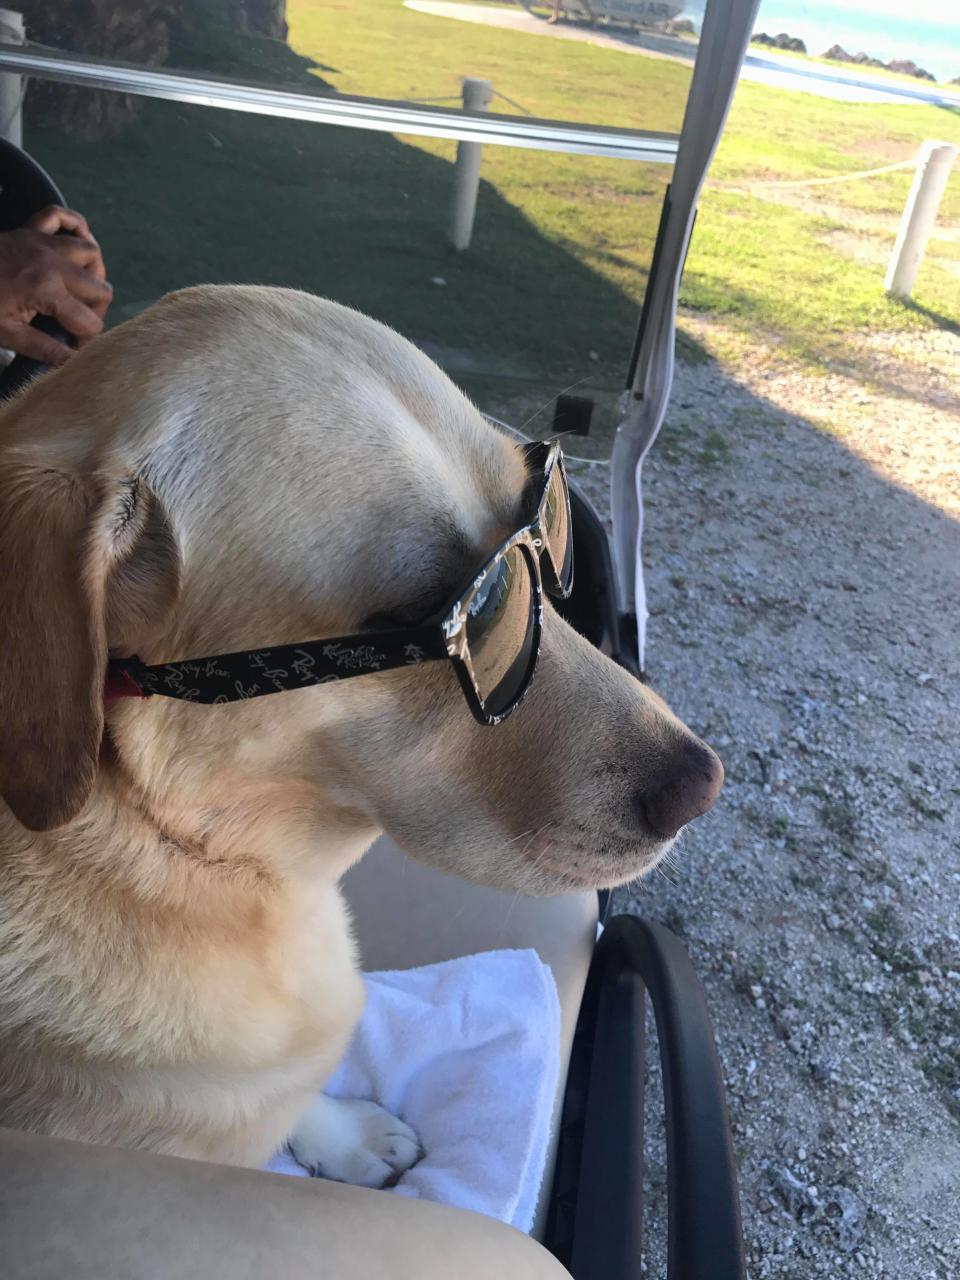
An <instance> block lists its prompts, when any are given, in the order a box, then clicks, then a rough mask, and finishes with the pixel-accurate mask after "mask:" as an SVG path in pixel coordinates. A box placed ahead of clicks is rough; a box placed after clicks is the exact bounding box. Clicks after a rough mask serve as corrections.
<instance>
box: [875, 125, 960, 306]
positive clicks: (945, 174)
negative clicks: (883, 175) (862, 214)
mask: <svg viewBox="0 0 960 1280" xmlns="http://www.w3.org/2000/svg"><path fill="white" fill-rule="evenodd" d="M956 158H957V148H956V146H955V144H954V143H952V142H936V141H928V142H925V143H923V145H922V146H921V148H920V154H919V155H918V156H917V170H916V173H915V174H914V175H913V186H912V187H911V188H910V194H909V195H908V196H907V203H906V204H905V205H904V207H903V217H902V218H901V219H900V230H899V231H898V232H897V239H896V243H895V244H894V246H893V253H892V254H891V257H890V266H889V267H888V268H887V278H886V279H885V280H884V282H883V287H884V289H885V290H886V291H887V293H890V294H892V295H893V296H894V297H895V298H909V297H910V294H911V293H912V292H913V286H914V282H915V281H916V278H917V271H918V270H919V268H920V263H921V262H922V261H923V255H924V252H925V250H926V247H927V239H928V238H929V235H930V232H931V230H932V228H933V223H934V219H935V218H936V216H937V209H938V208H939V206H940V200H941V198H942V196H943V193H944V190H945V189H946V185H947V179H948V178H949V176H950V170H951V169H952V168H953V164H954V161H955V160H956Z"/></svg>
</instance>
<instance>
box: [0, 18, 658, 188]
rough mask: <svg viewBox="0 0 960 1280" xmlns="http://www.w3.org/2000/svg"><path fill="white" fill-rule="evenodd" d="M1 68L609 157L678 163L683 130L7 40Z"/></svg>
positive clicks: (173, 97)
mask: <svg viewBox="0 0 960 1280" xmlns="http://www.w3.org/2000/svg"><path fill="white" fill-rule="evenodd" d="M0 70H8V71H20V72H23V73H25V74H27V75H30V76H32V77H34V79H37V80H53V81H55V82H56V83H58V84H73V85H78V86H81V87H83V88H88V89H107V90H113V91H114V92H116V93H132V94H137V95H138V96H140V97H145V98H162V99H165V100H166V101H168V102H188V103H192V104H193V105H195V106H201V107H220V108H226V109H228V110H231V111H247V112H252V113H253V114H255V115H265V116H274V117H279V118H282V119H286V120H308V121H312V122H314V123H317V124H335V125H340V126H342V127H346V128H352V129H372V130H374V131H379V132H381V133H402V134H409V135H414V136H419V137H426V138H452V139H455V140H457V141H461V142H483V143H487V144H494V145H498V146H504V147H523V148H524V149H526V150H528V151H559V152H564V153H567V154H571V155H587V156H606V157H609V158H610V159H614V160H635V161H643V162H645V163H648V164H673V163H674V161H675V159H676V155H677V134H675V133H656V132H645V131H643V130H630V129H617V128H613V127H610V126H607V125H599V124H598V125H589V124H587V125H579V124H570V123H567V122H565V121H560V120H536V119H531V118H530V117H525V116H508V115H501V114H500V113H499V112H495V113H491V114H487V113H485V112H475V113H473V112H469V111H462V110H460V109H459V108H454V107H437V106H423V105H418V104H417V103H413V102H395V101H391V100H389V99H385V98H364V97H353V96H351V95H350V94H339V93H331V94H324V93H298V92H295V91H293V90H287V89H276V88H273V87H271V86H269V85H258V84H245V83H243V82H241V81H238V80H226V79H222V78H219V77H213V76H200V75H194V74H192V73H187V72H175V71H167V70H158V69H156V68H153V67H139V66H134V65H131V64H128V63H120V62H108V61H104V60H103V59H100V58H89V57H87V56H86V55H74V54H69V53H62V52H60V51H59V50H58V51H55V52H50V51H49V50H46V49H38V48H34V47H32V46H31V45H29V44H27V45H14V44H3V43H0Z"/></svg>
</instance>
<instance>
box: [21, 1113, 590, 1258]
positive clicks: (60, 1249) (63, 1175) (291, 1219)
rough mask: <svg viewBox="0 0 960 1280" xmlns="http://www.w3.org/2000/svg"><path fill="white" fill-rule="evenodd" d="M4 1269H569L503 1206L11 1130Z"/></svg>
mask: <svg viewBox="0 0 960 1280" xmlns="http://www.w3.org/2000/svg"><path fill="white" fill-rule="evenodd" d="M0 1274H2V1276H3V1280H451V1277H456V1280H489V1277H491V1276H495V1277H497V1280H563V1277H565V1276H566V1277H567V1280H569V1276H568V1274H567V1272H566V1271H565V1270H564V1268H563V1267H561V1266H560V1264H559V1263H558V1262H557V1261H556V1260H555V1259H554V1258H552V1257H551V1256H550V1254H549V1253H547V1251H546V1250H545V1249H544V1248H542V1247H541V1246H540V1245H538V1244H537V1243H536V1242H535V1241H533V1240H530V1239H529V1238H528V1237H526V1236H524V1235H522V1234H521V1233H520V1232H519V1231H514V1230H513V1228H511V1227H505V1226H503V1225H502V1224H501V1223H499V1222H494V1221H493V1219H492V1218H485V1217H482V1216H481V1215H480V1214H476V1213H467V1212H465V1211H464V1210H461V1209H450V1208H448V1207H447V1206H445V1205H435V1204H427V1203H426V1202H424V1201H418V1200H407V1199H403V1198H401V1197H400V1196H389V1195H384V1194H383V1193H382V1192H380V1191H365V1190H364V1189H363V1188H361V1187H345V1186H341V1185H340V1184H339V1183H336V1182H324V1181H322V1180H320V1179H314V1178H310V1179H306V1178H302V1179H301V1178H286V1177H282V1176H279V1175H273V1174H268V1173H259V1172H256V1171H253V1170H248V1169H228V1168H224V1167H223V1166H220V1165H211V1164H201V1163H200V1162H199V1161H194V1160H177V1159H175V1158H173V1157H171V1156H154V1155H147V1154H145V1153H144V1152H138V1151H121V1150H118V1149H114V1148H108V1147H93V1146H85V1145H81V1144H80V1143H76V1142H63V1141H59V1140H56V1139H52V1138H37V1137H35V1136H33V1135H32V1134H25V1133H13V1132H11V1131H10V1130H0Z"/></svg>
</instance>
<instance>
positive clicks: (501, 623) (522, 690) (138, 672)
mask: <svg viewBox="0 0 960 1280" xmlns="http://www.w3.org/2000/svg"><path fill="white" fill-rule="evenodd" d="M525 455H526V461H527V466H528V467H529V469H530V471H531V472H532V473H533V475H534V477H535V480H534V481H533V483H538V484H539V489H538V490H535V493H538V494H539V501H538V502H537V506H536V515H535V516H534V518H533V520H531V521H530V522H529V523H528V524H525V525H523V527H522V528H520V529H518V530H517V532H516V533H514V534H512V535H511V536H510V537H509V538H507V540H506V541H505V542H503V543H501V545H500V546H499V547H498V548H497V549H496V551H495V552H494V553H493V555H492V556H491V557H490V559H489V560H488V561H487V562H486V564H484V565H483V567H482V568H481V569H480V570H479V571H478V572H477V573H476V574H475V575H473V576H472V577H471V579H470V581H469V583H468V584H467V585H466V586H465V587H464V588H463V589H462V590H461V591H459V592H458V593H457V596H456V598H455V600H454V601H453V602H452V603H451V604H450V605H448V606H447V607H446V608H445V609H444V610H443V611H442V612H441V613H440V614H439V615H438V616H437V617H436V618H434V619H433V620H432V621H431V622H428V623H425V624H424V625H422V626H419V627H405V628H403V629H402V630H395V631H365V632H362V633H361V634H359V635H352V636H337V637H334V638H332V639H327V640H308V641H305V642H304V643H303V644H299V645H275V646H273V647H272V648H268V649H248V650H244V651H243V652H241V653H226V654H219V655H217V656H215V657H211V658H192V659H187V660H185V661H182V662H168V663H163V664H161V665H158V666H145V665H144V664H143V663H142V662H141V661H140V660H139V659H138V658H115V659H112V660H111V662H110V665H109V674H108V681H107V696H108V698H109V697H152V696H154V695H158V696H161V697H166V698H180V699H182V700H184V701H186V702H201V703H222V702H237V701H239V700H240V699H242V698H259V697H262V696H263V695H265V694H268V693H280V692H285V691H287V690H289V689H303V688H308V687H310V686H312V685H318V684H329V683H333V682H335V681H340V680H350V679H353V678H354V677H356V676H363V675H369V674H371V673H373V672H375V671H390V670H395V669H397V668H399V667H410V666H417V665H419V664H420V663H422V662H432V661H436V660H439V659H445V660H447V661H449V662H452V663H453V665H454V667H455V669H456V672H457V675H458V677H459V679H460V685H461V687H462V689H463V692H464V696H465V697H466V700H467V703H468V705H469V707H470V710H471V711H472V712H473V714H474V716H475V718H476V719H477V720H478V721H479V722H480V723H481V724H485V725H495V724H499V723H500V722H501V721H502V720H504V719H506V717H507V716H508V715H509V714H510V713H511V712H512V711H514V710H516V708H517V707H518V706H519V705H520V703H521V701H522V700H523V697H524V695H525V694H526V692H527V690H528V689H529V687H530V683H531V681H532V680H533V675H534V672H535V671H536V667H537V658H538V657H539V654H540V638H541V634H542V630H543V587H544V574H545V582H546V588H547V590H548V591H549V592H550V594H551V595H554V596H557V597H559V598H560V599H566V598H567V596H569V595H570V592H571V590H572V589H573V541H572V537H571V530H570V491H569V489H568V487H567V477H566V473H565V471H564V467H563V455H562V453H561V451H560V446H559V444H557V443H556V442H555V441H553V442H549V441H542V442H540V441H538V442H536V443H534V444H530V445H527V446H525Z"/></svg>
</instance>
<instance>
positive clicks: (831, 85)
mask: <svg viewBox="0 0 960 1280" xmlns="http://www.w3.org/2000/svg"><path fill="white" fill-rule="evenodd" d="M405 4H406V7H407V8H408V9H414V10H416V11H417V12H418V13H427V14H431V15H432V16H433V17H437V18H455V19H457V20H458V21H460V22H473V23H478V24H480V25H481V26H488V27H502V28H506V29H507V30H510V31H518V32H522V33H524V34H527V35H537V36H547V37H549V38H551V39H554V40H584V41H586V42H587V43H588V44H595V45H600V46H601V47H603V48H608V49H616V50H618V51H619V52H621V53H639V54H643V55H644V57H647V58H667V59H669V60H670V61H672V62H692V61H693V59H694V57H695V55H696V44H695V43H694V42H693V41H692V40H682V39H679V38H676V37H671V36H659V35H654V34H652V33H651V34H650V35H639V34H633V33H631V32H627V31H624V32H622V33H621V32H617V33H612V32H610V31H601V30H595V29H593V28H590V27H586V26H583V25H581V24H579V23H572V22H569V23H563V22H558V23H547V22H545V21H544V20H543V19H541V18H537V17H535V16H534V15H533V14H532V13H528V12H527V11H526V10H525V9H521V8H520V6H519V5H518V6H517V7H516V8H514V9H508V8H502V9H500V8H496V7H493V6H490V5H479V4H460V3H457V2H456V0H405ZM740 76H741V79H743V80H752V81H754V82H756V83H758V84H767V85H771V86H773V87H774V88H778V89H790V90H793V91H794V92H802V93H813V94H816V96H817V97H820V98H831V99H833V100H834V101H837V102H878V103H879V102H883V103H908V102H931V103H935V104H939V105H945V106H954V107H960V93H956V92H954V91H951V90H949V89H946V88H943V87H941V86H939V85H930V84H929V83H928V82H926V81H922V82H921V81H918V82H917V86H916V87H914V86H913V85H911V84H900V83H897V82H894V81H891V82H889V83H885V84H884V86H883V88H882V89H880V88H877V87H876V81H874V80H873V79H871V78H868V77H867V76H865V75H864V74H863V73H861V72H857V71H852V70H851V71H849V72H847V71H841V70H836V71H835V70H833V69H831V68H829V67H826V66H818V65H817V64H816V63H812V64H810V66H805V65H803V64H798V63H797V62H795V61H794V60H792V59H789V58H778V57H777V56H776V54H771V53H762V54H760V53H753V52H748V53H747V56H746V58H745V60H744V65H743V68H742V70H741V73H740Z"/></svg>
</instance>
